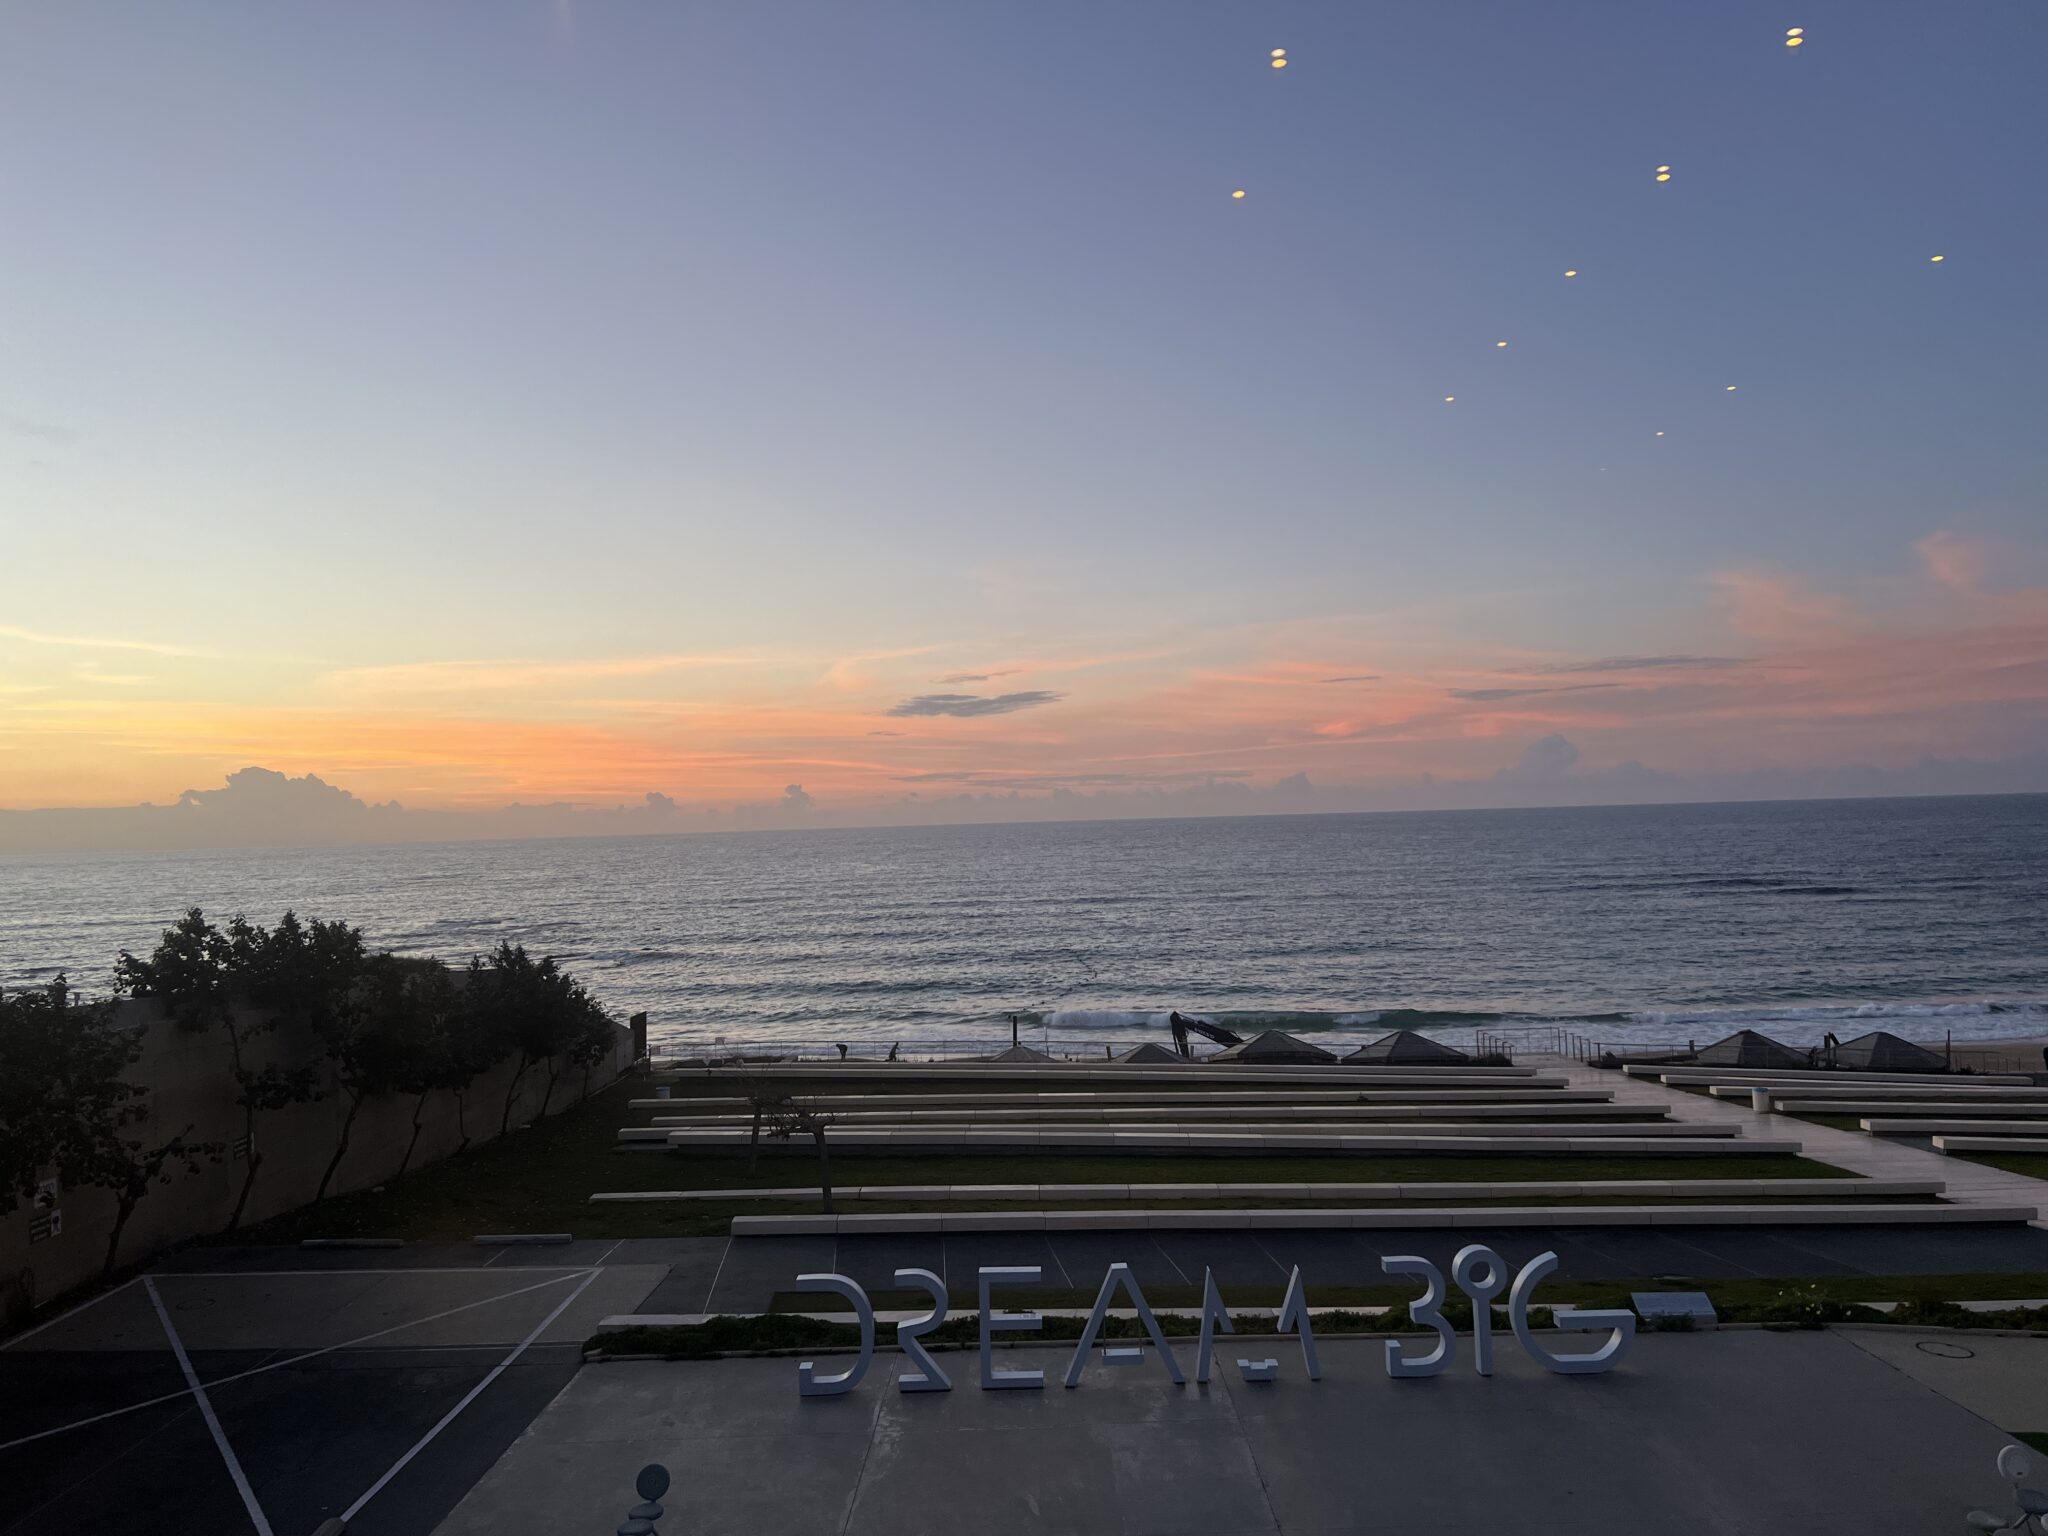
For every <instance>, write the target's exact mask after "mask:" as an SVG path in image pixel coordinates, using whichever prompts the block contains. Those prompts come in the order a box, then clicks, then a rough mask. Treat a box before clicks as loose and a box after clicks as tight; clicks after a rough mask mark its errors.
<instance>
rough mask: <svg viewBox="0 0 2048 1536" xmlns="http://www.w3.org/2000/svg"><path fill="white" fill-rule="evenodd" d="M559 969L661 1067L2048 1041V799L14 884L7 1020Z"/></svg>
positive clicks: (1308, 822)
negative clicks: (1014, 1047)
mask: <svg viewBox="0 0 2048 1536" xmlns="http://www.w3.org/2000/svg"><path fill="white" fill-rule="evenodd" d="M192 905H198V906H202V907H204V908H205V909H206V910H207V911H208V913H209V914H210V915H213V916H215V917H217V918H219V919H225V918H227V917H229V916H230V915H232V914H233V913H235V912H237V911H241V912H246V913H247V914H248V915H249V916H250V917H251V918H252V919H255V920H257V921H261V922H274V921H275V920H276V919H277V917H278V916H279V915H280V914H282V913H283V912H284V910H285V909H286V908H288V907H289V908H295V909H297V910H298V912H299V913H300V914H301V915H302V916H318V917H328V918H346V919H347V920H349V921H350V922H352V923H355V924H358V925H359V926H361V927H362V928H363V929H364V930H365V932H366V934H367V935H368V937H369V938H370V940H371V941H372V942H373V944H375V945H377V946H379V947H387V948H392V949H396V950H399V951H401V952H404V953H411V954H430V955H438V956H440V957H442V958H443V959H447V960H454V961H461V960H466V959H467V958H468V957H469V956H470V955H471V954H472V953H475V952H477V951H480V950H484V949H488V948H490V947H492V946H494V945H495V944H496V943H497V942H498V941H499V940H500V939H512V940H518V941H520V942H523V943H525V944H526V945H527V946H528V948H529V949H533V950H536V951H542V952H546V953H550V954H553V955H556V956H557V957H559V958H560V959H561V960H562V961H563V962H564V963H565V964H566V965H567V966H568V967H570V968H571V969H572V970H573V971H574V972H575V973H576V974H578V975H580V976H582V977H585V978H586V979H587V980H588V981H589V983H590V984H591V986H592V987H593V988H594V989H595V991H596V992H597V994H598V995H599V997H600V998H601V999H602V1000H603V1001H604V1002H605V1003H606V1004H607V1005H608V1006H609V1007H611V1008H613V1009H614V1010H616V1011H617V1012H619V1013H620V1014H622V1015H623V1014H625V1013H631V1012H638V1011H641V1010H645V1011H647V1012H648V1013H649V1014H650V1016H651V1018H650V1036H651V1038H652V1040H653V1041H654V1042H655V1043H656V1044H657V1045H660V1046H663V1047H670V1048H677V1049H684V1050H687V1049H690V1048H692V1047H694V1046H703V1045H710V1044H712V1043H714V1042H718V1041H723V1042H724V1043H726V1044H727V1045H729V1046H734V1047H737V1046H740V1045H745V1044H756V1043H758V1044H762V1045H777V1046H786V1045H793V1044H810V1045H813V1046H818V1047H822V1046H824V1045H827V1044H829V1043H831V1042H837V1041H847V1042H861V1043H863V1048H868V1047H867V1044H866V1043H869V1042H872V1043H875V1044H880V1043H883V1042H888V1043H894V1042H897V1041H901V1042H903V1044H904V1048H905V1049H906V1050H919V1051H922V1050H926V1049H935V1048H938V1047H940V1046H941V1045H942V1044H948V1045H959V1046H963V1047H964V1046H965V1045H967V1044H969V1043H976V1044H987V1043H990V1042H997V1041H1000V1042H1002V1043H1007V1042H1008V1040H1009V1037H1010V1032H1011V1023H1010V1021H1011V1018H1012V1017H1013V1016H1014V1017H1015V1019H1016V1021H1017V1027H1018V1029H1019V1032H1020V1033H1021V1035H1022V1038H1024V1039H1025V1040H1026V1041H1027V1042H1030V1043H1045V1044H1053V1045H1065V1046H1069V1047H1078V1048H1080V1049H1084V1050H1085V1051H1087V1052H1088V1053H1089V1054H1097V1055H1099V1054H1100V1053H1101V1049H1102V1047H1104V1046H1115V1047H1119V1048H1120V1047H1122V1046H1124V1045H1129V1044H1136V1043H1139V1042H1141V1041H1143V1040H1146V1039H1160V1038H1164V1037H1165V1036H1166V1034H1167V1025H1166V1015H1167V1013H1168V1011H1169V1010H1172V1009H1179V1010H1181V1011H1182V1012H1184V1013H1187V1014H1191V1015H1194V1016H1197V1017H1201V1018H1206V1019H1212V1020H1215V1021H1218V1022H1221V1023H1224V1024H1228V1025H1230V1026H1231V1027H1233V1028H1236V1029H1237V1030H1238V1031H1239V1032H1240V1033H1245V1032H1248V1031H1249V1030H1250V1029H1254V1028H1262V1027H1266V1026H1269V1025H1275V1026H1279V1027H1282V1028H1285V1029H1289V1030H1293V1031H1296V1032H1298V1033H1303V1034H1308V1035H1312V1036H1313V1037H1315V1038H1316V1039H1317V1040H1318V1041H1319V1042H1321V1043H1323V1044H1326V1045H1331V1044H1337V1043H1340V1042H1345V1041H1362V1040H1367V1039H1372V1038H1374V1037H1376V1036H1377V1035H1379V1034H1382V1033H1384V1032H1385V1031H1386V1030H1388V1029H1390V1028H1394V1027H1397V1026H1405V1027H1411V1028H1419V1029H1423V1030H1425V1031H1427V1032H1429V1033H1431V1034H1433V1035H1436V1036H1438V1037H1439V1038H1442V1039H1445V1040H1448V1041H1451V1042H1452V1043H1457V1044H1464V1043H1469V1042H1470V1041H1471V1039H1472V1038H1473V1035H1474V1033H1475V1031H1480V1030H1489V1031H1497V1032H1503V1033H1507V1034H1510V1035H1513V1034H1516V1033H1518V1032H1519V1033H1521V1034H1522V1035H1523V1036H1524V1038H1525V1039H1526V1040H1529V1041H1531V1042H1533V1041H1535V1040H1536V1039H1537V1038H1538V1037H1539V1035H1540V1032H1542V1031H1544V1030H1546V1029H1553V1028H1560V1027H1561V1028H1568V1029H1570V1030H1572V1031H1574V1032H1576V1033H1578V1034H1580V1035H1582V1036H1584V1037H1587V1038H1591V1039H1595V1040H1599V1041H1602V1042H1606V1043H1611V1044H1614V1045H1616V1046H1618V1047H1640V1046H1647V1045H1653V1044H1663V1043H1682V1042H1684V1041H1687V1040H1697V1041H1699V1042H1700V1043H1702V1044H1704V1043H1705V1042H1706V1041H1708V1040H1710V1039H1715V1038H1718V1037H1719V1036H1721V1035H1723V1034H1725V1033H1727V1032H1729V1031H1730V1030H1732V1029H1735V1028H1739V1027H1742V1026H1745V1025H1749V1026H1754V1027H1757V1028H1760V1029H1762V1030H1764V1031H1765V1032H1766V1033H1768V1034H1771V1035H1774V1036H1776V1037H1778V1038H1780V1039H1783V1040H1786V1041H1788V1042H1792V1043H1802V1044H1803V1043H1810V1042H1815V1041H1818V1040H1819V1039H1820V1038H1821V1036H1822V1035H1823V1034H1825V1033H1827V1032H1828V1031H1830V1030H1832V1031H1834V1032H1835V1033H1837V1034H1839V1035H1841V1036H1842V1037H1844V1038H1847V1037H1849V1036H1850V1035H1853V1034H1858V1033H1861V1032H1863V1031H1864V1030H1867V1029H1875V1028H1885V1029H1891V1030H1894V1031H1896V1032H1897V1033H1899V1034H1902V1035H1905V1036H1907V1037H1908V1038H1913V1039H1922V1040H1939V1039H1941V1038H1942V1037H1943V1035H1944V1034H1945V1033H1946V1032H1948V1031H1951V1030H1953V1032H1954V1033H1955V1035H1956V1037H1957V1038H1958V1039H1962V1038H1991V1037H2000V1038H2018V1037H2022V1036H2028V1035H2037V1034H2048V795H2025V796H1996V797H1973V798H1957V799H1902V800H1840V801H1800V802H1774V803H1756V804H1733V805H1690V806H1641V807H1609V808H1597V809H1567V810H1517V811H1467V812H1440V813H1415V814H1390V815H1351V816H1299V817H1246V818H1233V819H1213V820H1174V821H1164V820H1162V821H1123V822H1090V823H1079V822H1072V823H1053V824H1047V823H1038V824H1021V825H1003V826H965V827H933V828H889V829H875V830H850V831H849V830H798V831H787V832H752V833H734V834H726V835H705V836H683V837H667V838H637V839H587V840H559V841H518V842H491V843H447V844H435V845H410V846H393V847H374V848H308V849H292V850H275V849H265V850H242V851H233V852H220V853H203V854H195V853H179V854H144V855H134V856H114V855H92V856H81V857H77V858H71V859H51V858H22V857H14V858H0V984H6V985H15V986H18V985H21V984H23V983H26V982H31V981H35V980H38V979H46V978H47V977H49V976H50V975H52V974H53V973H55V972H56V971H58V970H64V971H67V972H68V973H69V974H70V976H71V978H72V980H73V981H74V982H75V983H78V984H80V985H83V986H84V987H86V988H87V989H88V990H98V991H104V990H106V988H107V986H108V984H109V981H110V976H111V970H112V964H113V960H114V956H115V955H116V953H117V952H118V951H119V950H121V949H123V948H131V949H141V948H144V947H146V946H147V945H149V944H150V943H151V942H152V941H153V940H154V937H155V935H156V932H157V930H159V929H160V928H161V927H163V926H164V925H165V924H167V923H169V922H171V921H172V920H174V919H175V918H176V917H177V916H178V915H179V914H180V913H181V912H182V911H183V910H184V909H185V908H186V907H188V906H192Z"/></svg>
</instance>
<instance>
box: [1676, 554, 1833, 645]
mask: <svg viewBox="0 0 2048 1536" xmlns="http://www.w3.org/2000/svg"><path fill="white" fill-rule="evenodd" d="M1708 584H1709V585H1710V586H1712V587H1713V589H1714V591H1715V594H1716V595H1717V596H1718V597H1719V599H1720V601H1721V605H1722V610H1723V614H1724V616H1725V618H1726V619H1727V622H1728V627H1729V628H1730V629H1732V630H1734V631H1735V632H1736V633H1737V634H1739V635H1747V636H1748V637H1749V638H1751V639H1753V640H1764V641H1770V642H1774V643H1779V644H1797V643H1802V642H1812V641H1815V640H1821V639H1826V638H1828V637H1831V636H1835V635H1839V634H1841V633H1842V632H1844V631H1845V630H1848V629H1851V628H1853V627H1854V626H1855V623H1856V618H1855V614H1854V611H1853V610H1852V609H1851V608H1850V606H1849V604H1848V602H1847V601H1846V600H1845V599H1843V598H1840V597H1837V596H1835V595H1834V594H1833V593H1829V592H1819V591H1815V590H1814V589H1813V588H1812V587H1810V586H1808V585H1806V584H1805V583H1804V582H1802V581H1800V580H1799V579H1798V578H1797V577H1795V576H1788V575H1784V574H1782V573H1780V572H1777V571H1766V570H1759V569H1750V570H1739V571H1721V572H1719V573H1717V574H1715V575H1713V576H1710V577H1709V578H1708Z"/></svg>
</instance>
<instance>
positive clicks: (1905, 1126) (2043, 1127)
mask: <svg viewBox="0 0 2048 1536" xmlns="http://www.w3.org/2000/svg"><path fill="white" fill-rule="evenodd" d="M1861 1123H1862V1126H1863V1129H1864V1130H1866V1131H1868V1132H1870V1134H1871V1135H1873V1136H1934V1135H1938V1134H1940V1133H1942V1132H1944V1131H1953V1132H1955V1133H1957V1134H1958V1135H1962V1136H1999V1135H2008V1136H2033V1137H2036V1138H2040V1139H2044V1140H2048V1120H1941V1119H1936V1118H1934V1117H1933V1116H1928V1117H1926V1118H1924V1119H1905V1120H1865V1121H1863V1122H1861Z"/></svg>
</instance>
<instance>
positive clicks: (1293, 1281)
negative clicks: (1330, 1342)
mask: <svg viewBox="0 0 2048 1536" xmlns="http://www.w3.org/2000/svg"><path fill="white" fill-rule="evenodd" d="M1274 1326H1275V1328H1276V1329H1277V1330H1278V1331H1279V1332H1281V1333H1285V1332H1287V1331H1288V1329H1290V1328H1292V1329H1293V1330H1294V1331H1295V1332H1296V1333H1298V1334H1300V1335H1301V1364H1302V1369H1303V1370H1305V1371H1307V1372H1308V1379H1309V1380H1310V1381H1321V1380H1322V1379H1323V1368H1322V1366H1320V1365H1319V1364H1317V1363H1316V1331H1315V1329H1314V1328H1313V1327H1311V1326H1310V1324H1309V1320H1308V1290H1307V1288H1306V1287H1304V1286H1303V1285H1302V1283H1301V1266H1300V1265H1299V1264H1297V1265H1295V1266H1294V1273H1293V1274H1291V1275H1289V1276H1288V1277H1287V1295H1286V1298H1285V1299H1284V1300H1282V1301H1281V1303H1280V1320H1279V1322H1278V1323H1276V1324H1275V1325H1274Z"/></svg>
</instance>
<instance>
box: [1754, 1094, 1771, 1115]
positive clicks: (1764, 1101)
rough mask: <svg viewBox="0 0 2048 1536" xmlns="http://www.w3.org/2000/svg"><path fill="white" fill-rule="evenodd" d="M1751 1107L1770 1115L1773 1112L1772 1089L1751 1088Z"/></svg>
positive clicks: (1760, 1112)
mask: <svg viewBox="0 0 2048 1536" xmlns="http://www.w3.org/2000/svg"><path fill="white" fill-rule="evenodd" d="M1749 1107H1750V1108H1751V1109H1753V1110H1755V1111H1756V1112H1757V1113H1758V1114H1760V1115H1768V1114H1769V1113H1770V1112H1771V1090H1770V1089H1768V1088H1752V1089H1750V1090H1749Z"/></svg>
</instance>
